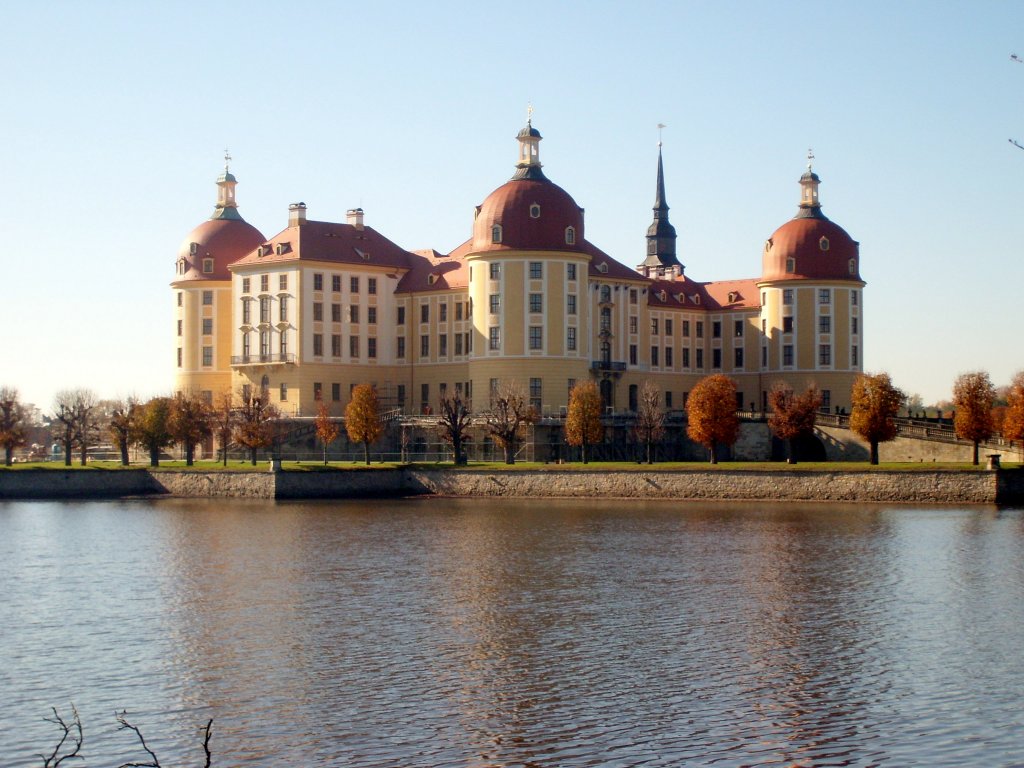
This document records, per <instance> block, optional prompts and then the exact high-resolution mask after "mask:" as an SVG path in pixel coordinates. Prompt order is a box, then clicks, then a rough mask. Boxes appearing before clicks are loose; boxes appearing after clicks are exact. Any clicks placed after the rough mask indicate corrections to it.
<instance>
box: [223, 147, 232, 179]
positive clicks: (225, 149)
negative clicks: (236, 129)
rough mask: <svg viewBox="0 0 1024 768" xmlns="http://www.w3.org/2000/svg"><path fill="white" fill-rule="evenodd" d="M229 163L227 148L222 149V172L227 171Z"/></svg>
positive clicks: (229, 156)
mask: <svg viewBox="0 0 1024 768" xmlns="http://www.w3.org/2000/svg"><path fill="white" fill-rule="evenodd" d="M230 162H231V155H230V154H229V153H228V148H227V147H224V171H225V173H226V172H227V170H228V164H229V163H230Z"/></svg>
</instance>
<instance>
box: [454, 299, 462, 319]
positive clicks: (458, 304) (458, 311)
mask: <svg viewBox="0 0 1024 768" xmlns="http://www.w3.org/2000/svg"><path fill="white" fill-rule="evenodd" d="M461 319H462V302H461V301H457V302H455V320H456V321H459V320H461Z"/></svg>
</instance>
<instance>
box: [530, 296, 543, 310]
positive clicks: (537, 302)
mask: <svg viewBox="0 0 1024 768" xmlns="http://www.w3.org/2000/svg"><path fill="white" fill-rule="evenodd" d="M543 311H544V294H542V293H531V294H530V312H531V313H533V314H539V313H541V312H543Z"/></svg>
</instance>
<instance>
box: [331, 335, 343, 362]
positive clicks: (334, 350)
mask: <svg viewBox="0 0 1024 768" xmlns="http://www.w3.org/2000/svg"><path fill="white" fill-rule="evenodd" d="M331 354H332V355H333V356H334V357H341V334H340V333H332V334H331Z"/></svg>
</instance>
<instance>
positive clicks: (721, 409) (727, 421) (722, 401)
mask: <svg viewBox="0 0 1024 768" xmlns="http://www.w3.org/2000/svg"><path fill="white" fill-rule="evenodd" d="M686 418H687V425H686V434H687V436H689V438H690V439H691V440H693V441H694V442H695V443H700V444H701V445H703V446H704V447H705V448H707V449H708V454H709V456H710V459H711V463H712V464H717V463H718V446H719V445H732V444H733V443H735V442H736V438H737V437H739V434H740V420H739V417H738V416H737V415H736V384H735V383H734V382H733V380H732V379H730V378H729V377H728V376H725V375H723V374H721V373H716V374H715V375H713V376H706V377H705V378H703V379H701V380H700V381H698V382H697V385H696V386H695V387H694V388H693V391H692V392H690V397H689V398H688V399H687V401H686Z"/></svg>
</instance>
